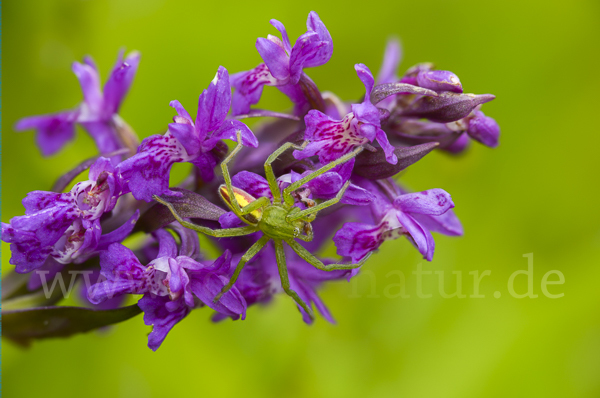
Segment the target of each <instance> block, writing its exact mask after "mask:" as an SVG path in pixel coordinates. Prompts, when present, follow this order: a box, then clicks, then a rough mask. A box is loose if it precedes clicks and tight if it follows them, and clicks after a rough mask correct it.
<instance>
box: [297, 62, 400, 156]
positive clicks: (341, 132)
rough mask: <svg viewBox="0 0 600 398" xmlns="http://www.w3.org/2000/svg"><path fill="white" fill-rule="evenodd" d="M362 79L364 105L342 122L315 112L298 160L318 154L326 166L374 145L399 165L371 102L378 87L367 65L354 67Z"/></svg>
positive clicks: (308, 119)
mask: <svg viewBox="0 0 600 398" xmlns="http://www.w3.org/2000/svg"><path fill="white" fill-rule="evenodd" d="M354 69H356V73H357V74H358V77H359V78H360V80H361V81H362V82H363V84H364V85H365V90H366V94H365V99H364V100H363V102H362V103H361V104H353V105H352V112H350V113H348V114H347V115H346V116H344V118H343V119H342V120H334V119H332V118H330V117H329V116H327V115H326V114H324V113H322V112H319V111H317V110H314V109H313V110H311V111H309V112H308V115H306V116H305V117H304V122H305V123H306V133H305V136H304V138H305V139H306V140H308V141H310V143H309V144H308V146H307V147H306V148H305V149H304V150H303V151H294V156H295V157H296V159H305V158H308V157H310V156H314V155H317V156H318V157H319V161H320V162H321V163H323V164H325V163H329V162H331V161H333V160H335V159H338V158H340V157H342V156H343V155H345V154H347V153H349V152H351V151H352V150H354V149H355V148H356V147H358V146H361V145H364V144H367V143H369V142H373V140H375V139H377V142H379V144H380V145H381V147H382V149H383V151H384V153H385V156H386V160H387V161H388V162H389V163H391V164H396V163H397V162H398V158H397V157H396V155H394V149H395V148H394V147H393V146H392V145H390V143H389V141H388V139H387V135H386V133H385V131H383V130H382V129H381V115H382V114H381V113H380V111H379V109H377V107H376V106H375V105H373V104H372V103H371V100H370V97H371V91H373V86H374V84H375V79H374V78H373V74H372V73H371V71H370V70H369V68H367V67H366V66H365V65H363V64H356V65H355V66H354Z"/></svg>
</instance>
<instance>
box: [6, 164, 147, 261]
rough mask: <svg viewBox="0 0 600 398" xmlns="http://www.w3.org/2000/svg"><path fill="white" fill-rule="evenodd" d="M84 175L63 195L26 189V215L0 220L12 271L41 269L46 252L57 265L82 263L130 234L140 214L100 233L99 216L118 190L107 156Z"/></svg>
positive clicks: (112, 203) (107, 207) (117, 194)
mask: <svg viewBox="0 0 600 398" xmlns="http://www.w3.org/2000/svg"><path fill="white" fill-rule="evenodd" d="M89 178H90V180H88V181H83V182H80V183H77V184H76V185H75V186H74V187H73V188H72V189H71V191H69V192H67V193H55V192H45V191H33V192H30V193H29V194H28V195H27V197H26V198H25V199H23V206H24V207H25V215H24V216H18V217H14V218H13V219H12V220H10V223H9V224H6V223H2V240H3V241H5V242H8V243H11V252H12V258H11V260H10V263H11V264H14V265H16V270H17V272H19V273H27V272H31V271H32V270H34V269H36V268H39V267H41V266H42V265H43V264H44V263H45V262H46V260H47V258H48V256H51V257H52V258H53V259H54V260H56V261H57V262H59V263H61V264H68V263H71V262H75V263H81V262H83V261H85V260H86V259H88V258H89V257H91V256H92V255H94V254H96V253H97V252H98V251H99V250H103V249H105V248H106V247H108V245H109V244H111V243H113V242H118V241H121V240H123V239H124V238H125V237H126V236H127V235H129V233H130V232H131V231H132V229H133V226H134V224H135V222H136V221H137V219H138V217H139V212H136V213H135V214H134V215H133V216H132V217H131V218H130V219H129V221H127V222H126V223H125V224H123V225H122V226H121V227H119V228H117V229H116V230H114V231H112V232H110V233H107V234H105V235H102V228H101V226H100V217H101V216H102V215H103V214H105V213H107V212H109V211H111V210H112V209H113V208H114V207H115V204H116V202H117V198H118V197H119V196H120V194H121V186H120V183H119V180H118V178H117V177H116V176H115V169H114V167H113V166H112V164H111V162H110V160H108V159H107V158H102V157H101V158H99V159H98V160H97V161H96V162H95V163H94V164H93V165H92V166H91V167H90V173H89Z"/></svg>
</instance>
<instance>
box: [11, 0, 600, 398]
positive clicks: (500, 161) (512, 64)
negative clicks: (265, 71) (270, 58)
mask: <svg viewBox="0 0 600 398" xmlns="http://www.w3.org/2000/svg"><path fill="white" fill-rule="evenodd" d="M310 10H315V11H317V12H318V13H319V14H320V16H321V18H322V19H323V21H324V22H325V24H326V25H327V27H328V29H329V31H330V32H331V34H332V36H333V40H334V48H335V51H334V55H333V58H332V59H331V61H330V62H329V63H328V64H326V65H325V66H322V67H320V68H317V69H313V70H309V71H308V73H309V75H310V76H311V77H312V78H313V79H314V80H315V82H316V83H317V84H318V85H319V87H320V88H321V89H325V90H330V91H333V92H335V93H337V94H338V95H340V96H341V97H342V98H344V99H347V100H352V99H358V98H359V97H360V96H361V95H362V94H363V86H362V84H361V83H360V81H359V80H358V79H357V78H356V75H355V72H354V69H353V65H354V64H355V63H358V62H362V63H365V64H367V65H368V66H369V67H371V69H372V70H374V71H375V70H378V68H379V66H380V63H381V58H382V53H383V48H384V45H385V41H386V39H387V38H388V37H389V36H391V35H396V36H398V37H399V38H401V40H402V42H403V45H404V52H405V56H404V61H403V62H402V65H401V68H400V69H401V71H404V70H405V69H406V68H408V67H409V66H411V65H413V64H415V63H417V62H423V61H431V62H435V63H436V65H437V66H438V67H439V68H441V69H448V70H452V71H453V72H455V73H456V74H457V75H458V76H459V77H460V78H461V80H462V82H463V86H464V87H465V90H466V92H474V93H479V94H482V93H493V94H495V95H496V96H497V99H496V100H495V101H493V102H492V103H490V104H487V105H485V107H484V111H485V112H486V114H488V115H490V116H492V117H494V118H496V120H497V121H498V122H499V124H500V126H501V128H502V136H501V144H500V146H499V147H498V148H497V149H495V150H490V149H488V148H485V147H483V146H481V145H472V147H471V148H470V150H469V151H468V153H467V154H466V155H464V156H461V157H459V158H455V157H450V156H447V155H444V154H442V153H434V154H431V155H428V156H427V157H426V158H424V159H423V160H422V161H420V162H419V163H418V164H416V165H414V166H413V167H411V168H410V169H409V170H408V171H407V172H406V173H404V174H403V175H402V176H401V179H402V181H404V182H405V183H406V184H408V185H409V186H410V187H412V188H413V189H417V190H423V189H428V188H434V187H440V188H444V189H446V190H447V191H448V192H450V193H451V194H452V196H453V199H454V202H455V203H456V212H457V214H458V215H459V217H460V218H461V220H462V221H463V224H464V227H465V230H466V233H465V236H464V237H462V238H458V239H457V238H448V237H444V236H439V235H438V236H436V243H437V249H436V255H435V259H434V261H433V262H431V263H423V264H422V266H423V269H424V270H431V271H444V272H445V273H446V283H445V285H446V289H447V291H448V292H452V291H453V290H454V288H455V283H453V282H452V281H453V280H454V279H453V275H452V274H451V272H452V271H459V272H461V273H462V275H463V283H462V285H463V292H464V293H465V294H467V295H469V294H472V293H473V291H472V290H473V281H472V276H471V275H469V274H468V273H469V272H470V271H474V270H478V271H480V272H483V271H485V270H490V271H491V275H490V276H489V277H486V278H485V279H484V280H483V282H482V283H481V294H483V295H485V298H468V297H467V298H462V299H461V298H447V299H445V298H442V297H441V296H440V294H439V293H438V288H439V283H438V279H437V275H435V274H434V275H433V276H426V277H425V279H424V280H425V283H424V287H423V290H424V291H425V292H426V293H433V297H432V298H429V299H420V298H417V297H416V295H415V286H416V285H415V276H414V275H412V274H411V272H412V271H413V270H415V269H416V267H417V265H418V264H419V263H420V262H421V259H420V258H419V255H418V253H417V251H416V250H414V248H413V247H412V246H410V244H408V243H407V242H406V241H405V240H397V241H393V242H387V243H386V244H385V245H384V246H383V248H382V249H381V251H380V252H379V253H378V254H377V255H375V256H374V257H373V258H372V259H371V260H370V261H369V263H368V265H367V267H366V271H367V272H365V273H364V275H362V276H360V277H359V278H357V281H356V282H355V283H354V284H349V283H345V282H339V283H334V284H330V285H328V286H327V287H326V288H325V289H323V292H322V296H323V298H324V300H325V302H326V303H327V304H328V305H329V307H330V309H331V311H332V312H333V314H334V316H335V317H336V319H337V321H338V324H337V325H330V324H328V323H327V322H325V321H324V320H323V319H322V318H321V319H318V321H317V322H316V324H315V325H313V326H310V327H309V326H306V325H305V324H304V323H303V322H302V321H301V318H300V316H299V314H298V313H297V311H296V310H295V308H294V304H293V303H292V301H291V300H290V299H289V298H287V297H284V296H281V297H278V298H277V299H276V300H275V301H274V302H273V303H272V304H271V305H270V306H268V307H264V308H263V307H253V308H251V309H250V310H249V312H248V317H247V320H245V321H243V322H222V323H219V324H212V323H211V322H210V321H209V316H210V314H209V311H208V310H200V311H195V312H193V313H192V314H191V316H189V317H188V318H187V319H185V321H183V322H181V323H180V324H179V325H177V326H176V327H175V328H174V329H173V331H172V332H171V334H170V335H169V336H168V338H167V339H166V341H165V343H164V344H163V346H162V347H161V348H160V349H159V350H158V352H156V353H153V352H152V351H151V350H149V349H148V348H147V347H146V334H147V333H148V332H149V327H147V326H145V325H144V324H143V322H142V319H141V317H139V316H138V317H136V318H134V319H132V320H130V321H128V322H125V323H123V324H120V325H118V326H117V327H114V328H112V329H110V330H108V331H106V332H103V333H90V334H86V335H80V336H77V337H74V338H71V339H68V340H60V339H59V340H48V341H42V342H38V343H36V344H34V345H33V347H31V348H30V349H28V350H21V349H19V348H17V347H15V346H13V345H11V343H10V342H6V341H3V344H2V389H3V392H4V394H5V396H7V397H34V396H43V397H45V398H50V397H61V398H62V397H75V396H87V397H105V396H107V395H108V396H115V397H128V398H129V397H163V396H208V397H210V396H217V395H218V396H223V397H234V396H249V397H253V396H256V397H271V396H286V397H305V396H314V397H336V396H344V397H354V396H356V397H392V396H393V397H397V396H402V397H507V396H511V397H566V396H568V397H598V396H600V292H599V290H600V289H599V288H598V281H599V280H600V267H599V265H600V264H599V261H598V260H599V259H600V256H599V255H600V226H599V222H598V221H599V215H600V210H599V209H600V206H599V205H598V203H599V199H598V198H599V197H600V189H599V185H598V182H599V180H598V171H599V166H600V163H599V156H598V147H599V144H600V138H599V137H600V135H599V134H598V133H599V131H598V130H599V129H598V127H597V116H598V112H599V111H598V109H599V105H600V103H599V101H598V92H600V74H599V73H598V62H599V61H600V51H599V50H600V49H599V43H600V3H599V2H598V1H597V0H572V1H569V2H564V1H548V0H544V1H542V0H539V1H522V0H520V1H516V0H505V1H502V2H496V1H479V0H465V1H447V0H432V1H427V2H416V1H406V0H400V1H378V2H369V1H343V2H341V1H330V2H326V3H325V2H311V1H304V2H295V3H291V2H289V3H286V2H259V3H248V2H240V3H235V2H231V1H229V2H223V1H218V2H203V1H193V0H190V1H174V0H170V1H165V0H113V1H91V0H90V1H80V0H52V1H50V0H48V1H37V0H11V1H4V2H3V4H2V30H3V32H2V33H3V37H2V39H3V40H2V60H3V62H2V90H3V93H2V94H3V95H2V221H4V222H7V221H8V220H9V219H10V218H11V217H14V216H16V215H20V214H22V213H23V209H22V206H21V204H20V201H21V199H22V198H23V197H24V196H25V194H26V193H27V192H29V191H31V190H37V189H42V190H47V189H49V188H50V186H51V184H52V182H53V181H54V180H55V179H56V177H57V176H59V175H60V174H61V173H62V172H64V171H66V170H68V169H70V168H71V167H72V166H73V165H75V164H77V163H78V162H79V161H80V160H81V159H84V158H87V157H90V156H93V155H94V154H95V148H94V145H93V143H92V141H91V139H90V138H89V137H88V136H87V134H85V133H84V132H83V131H79V132H78V134H77V138H76V140H75V141H74V142H73V143H71V144H69V145H68V146H67V147H66V148H65V149H64V150H63V151H61V152H60V153H59V154H58V155H56V156H54V157H52V158H49V159H43V158H42V157H41V156H40V154H39V152H38V150H37V148H36V147H35V146H34V134H33V133H32V132H26V133H20V134H17V133H15V132H14V130H13V125H14V123H15V122H16V121H17V120H18V119H19V118H21V117H24V116H28V115H33V114H42V113H49V112H53V111H58V110H62V109H67V108H70V107H72V106H74V105H76V104H77V103H78V102H79V101H80V99H81V93H80V89H79V86H78V82H77V80H76V78H75V77H74V75H73V74H72V72H71V71H70V64H71V62H72V61H74V60H80V59H81V58H82V57H83V56H84V55H86V54H90V55H92V56H93V57H94V59H95V60H96V62H97V63H98V65H99V67H100V69H101V73H102V76H103V79H104V78H105V77H106V73H107V71H108V70H109V69H110V67H111V66H112V64H113V62H114V60H115V57H116V53H117V51H118V49H119V48H121V47H126V48H127V49H137V50H139V51H141V53H142V61H141V64H140V68H139V72H138V75H137V77H136V80H135V82H134V85H133V89H132V90H131V92H130V94H129V96H128V97H127V99H126V101H125V103H124V105H123V107H122V111H121V115H122V116H123V117H124V118H125V120H127V121H128V122H129V123H130V124H131V125H132V126H133V127H134V129H135V130H136V131H137V132H138V133H139V134H140V136H143V137H145V136H148V135H151V134H155V133H158V132H161V131H162V130H164V129H165V128H166V125H167V123H168V122H169V121H170V120H171V117H172V116H173V114H174V113H173V110H172V109H171V108H170V107H169V106H168V103H169V101H170V100H173V99H178V100H180V101H181V102H182V103H183V104H184V106H186V107H188V108H194V109H195V106H196V101H197V98H198V95H199V93H200V92H201V90H202V89H204V88H205V87H206V86H207V85H208V83H209V81H210V80H211V79H212V78H213V76H214V74H215V71H216V69H217V67H218V66H219V65H224V66H225V67H227V68H228V69H229V71H230V72H231V73H233V72H237V71H242V70H247V69H250V68H252V67H254V66H255V65H256V64H258V63H259V61H260V58H259V56H258V54H257V52H256V50H255V49H254V42H255V40H256V38H257V37H265V35H267V34H269V33H271V34H275V33H276V31H275V29H274V28H272V27H271V26H270V25H269V24H268V21H269V19H270V18H277V19H279V20H280V21H282V22H283V23H284V24H285V25H286V27H287V28H288V32H289V33H290V37H291V38H292V40H293V39H294V38H296V37H297V36H298V35H299V34H301V33H303V32H304V31H305V21H306V17H307V14H308V12H309V11H310ZM263 104H264V107H268V108H271V109H276V110H284V109H286V107H288V104H289V103H288V102H287V100H286V99H285V98H284V97H283V96H281V95H280V94H278V93H277V92H276V90H274V89H269V88H267V89H266V90H265V100H264V103H263ZM329 253H333V249H332V248H330V250H329ZM526 253H533V258H534V277H533V280H534V291H535V293H536V294H539V297H538V298H535V299H530V298H523V299H517V298H513V297H510V295H509V294H508V292H507V280H508V278H509V276H510V275H511V274H512V273H513V272H514V271H516V270H519V269H525V268H526V267H527V259H526V258H524V257H523V254H526ZM9 254H10V253H9V250H8V245H6V244H4V243H2V273H3V274H5V273H6V272H8V271H10V269H11V266H10V265H9V264H8V259H9ZM398 270H399V271H402V272H403V273H404V274H405V275H406V276H407V286H408V287H407V293H408V294H409V295H410V296H411V297H410V298H392V297H390V293H396V292H397V288H394V286H390V283H397V282H398V277H396V276H394V274H390V273H391V272H393V271H398ZM549 270H559V271H561V272H562V273H563V274H564V276H565V283H564V285H556V286H550V288H549V289H550V291H551V292H552V293H564V297H562V298H558V299H550V298H547V297H544V296H543V295H542V292H541V290H540V282H541V279H542V276H543V275H544V274H545V273H546V272H547V271H549ZM526 287H527V286H526V281H525V278H524V277H522V276H521V277H518V278H517V283H516V289H517V291H519V292H523V291H524V290H525V289H526ZM496 291H498V292H500V293H501V297H500V298H495V297H494V292H496Z"/></svg>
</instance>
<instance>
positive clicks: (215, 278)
mask: <svg viewBox="0 0 600 398" xmlns="http://www.w3.org/2000/svg"><path fill="white" fill-rule="evenodd" d="M227 282H229V280H228V278H226V277H224V276H222V275H218V274H216V273H213V272H208V273H205V272H202V273H199V274H196V273H194V274H193V276H192V278H191V282H190V286H191V289H192V292H194V294H195V295H196V297H198V298H199V299H200V301H202V302H203V303H204V304H206V305H207V306H208V307H210V308H212V309H213V310H215V311H217V312H220V313H222V314H224V315H229V316H233V317H236V316H238V317H239V315H242V314H245V312H246V301H245V300H244V298H243V297H242V296H241V295H240V293H239V291H238V290H237V289H236V288H235V287H233V288H232V289H230V290H229V291H228V292H227V293H225V294H224V295H223V296H222V297H221V299H219V301H218V302H216V303H215V302H213V300H214V298H215V297H216V296H217V294H219V292H220V291H221V289H222V288H223V287H224V286H225V285H226V284H227Z"/></svg>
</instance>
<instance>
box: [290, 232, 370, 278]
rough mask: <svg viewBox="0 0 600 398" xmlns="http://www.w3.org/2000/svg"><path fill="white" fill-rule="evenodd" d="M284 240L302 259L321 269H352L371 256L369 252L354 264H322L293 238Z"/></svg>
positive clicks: (360, 265)
mask: <svg viewBox="0 0 600 398" xmlns="http://www.w3.org/2000/svg"><path fill="white" fill-rule="evenodd" d="M285 242H286V243H287V244H288V245H290V247H291V248H292V249H293V250H294V251H295V252H296V253H297V254H298V255H299V256H300V257H302V258H303V259H304V261H306V262H307V263H309V264H310V265H312V266H313V267H315V268H318V269H320V270H322V271H334V270H340V269H354V268H359V267H362V265H363V264H364V263H365V262H366V261H367V260H368V259H369V257H371V253H369V254H367V255H366V256H365V258H363V259H362V260H360V261H359V262H358V263H356V264H329V265H325V264H323V262H322V261H321V260H319V259H318V258H316V257H315V256H313V255H312V254H310V252H309V251H308V250H306V249H305V248H304V247H302V246H301V245H300V244H299V243H298V242H296V241H295V240H293V239H286V240H285Z"/></svg>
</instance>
